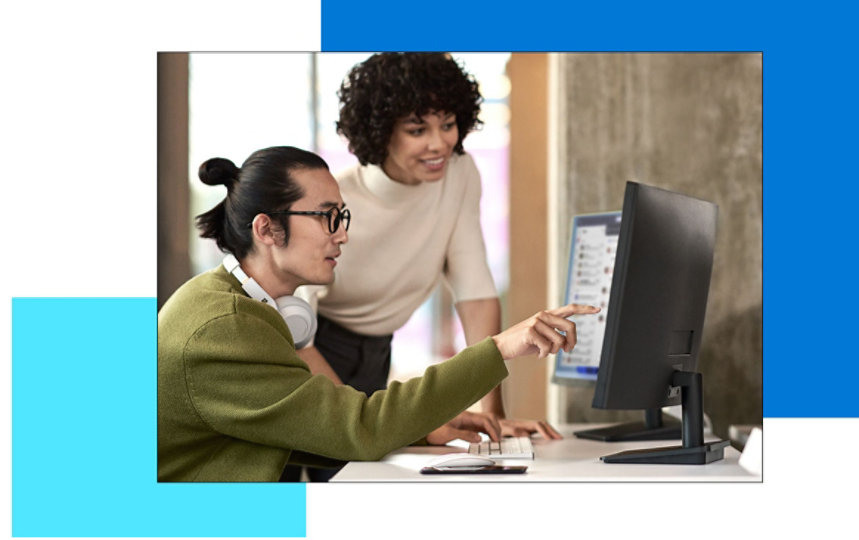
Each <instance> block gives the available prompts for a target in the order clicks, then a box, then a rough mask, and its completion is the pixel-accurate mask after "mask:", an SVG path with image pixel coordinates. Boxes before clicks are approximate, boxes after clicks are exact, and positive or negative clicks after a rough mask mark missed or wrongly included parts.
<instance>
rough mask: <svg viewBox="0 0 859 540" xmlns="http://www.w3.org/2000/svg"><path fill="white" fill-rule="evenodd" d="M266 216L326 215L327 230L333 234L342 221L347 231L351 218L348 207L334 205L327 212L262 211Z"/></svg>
mask: <svg viewBox="0 0 859 540" xmlns="http://www.w3.org/2000/svg"><path fill="white" fill-rule="evenodd" d="M263 214H265V215H267V216H278V215H280V216H328V232H330V233H331V234H334V233H336V232H337V229H339V228H340V222H343V227H344V228H345V229H346V230H347V231H348V230H349V222H350V221H351V220H352V214H351V212H349V210H348V209H344V210H341V209H339V208H337V207H336V206H335V207H334V208H332V209H331V210H328V211H327V212H322V211H319V210H317V211H305V212H299V211H293V210H279V211H276V212H263Z"/></svg>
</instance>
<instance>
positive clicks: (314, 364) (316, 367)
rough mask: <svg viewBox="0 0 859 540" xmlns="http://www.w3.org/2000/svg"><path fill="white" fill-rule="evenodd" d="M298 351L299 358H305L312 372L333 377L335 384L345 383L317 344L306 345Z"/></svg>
mask: <svg viewBox="0 0 859 540" xmlns="http://www.w3.org/2000/svg"><path fill="white" fill-rule="evenodd" d="M296 353H298V357H299V358H301V359H302V360H304V363H305V364H307V367H309V368H310V373H312V374H314V375H325V376H326V377H328V378H329V379H331V380H332V381H333V382H334V384H343V381H341V380H340V377H338V376H337V373H335V372H334V368H332V367H331V364H329V363H328V361H327V360H325V357H324V356H322V353H321V352H319V349H317V348H316V347H315V346H313V345H311V346H309V347H305V348H303V349H300V350H298V351H296Z"/></svg>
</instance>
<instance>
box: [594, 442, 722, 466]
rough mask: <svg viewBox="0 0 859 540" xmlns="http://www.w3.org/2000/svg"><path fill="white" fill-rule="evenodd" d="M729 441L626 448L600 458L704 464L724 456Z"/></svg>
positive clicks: (609, 460) (613, 461)
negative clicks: (696, 444)
mask: <svg viewBox="0 0 859 540" xmlns="http://www.w3.org/2000/svg"><path fill="white" fill-rule="evenodd" d="M728 444H730V442H729V441H715V442H709V443H705V444H704V445H703V446H693V447H690V448H685V447H683V446H666V447H663V448H648V449H646V450H627V451H626V452H618V453H617V454H611V455H608V456H602V457H601V458H600V459H601V460H602V461H603V462H605V463H648V464H664V465H705V464H707V463H712V462H714V461H718V460H720V459H723V458H724V457H725V447H727V446H728Z"/></svg>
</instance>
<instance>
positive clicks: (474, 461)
mask: <svg viewBox="0 0 859 540" xmlns="http://www.w3.org/2000/svg"><path fill="white" fill-rule="evenodd" d="M427 465H429V466H430V467H486V466H489V465H495V462H494V461H493V460H491V459H489V458H488V457H483V456H477V455H474V454H467V453H454V454H442V455H440V456H438V457H435V458H433V459H432V460H431V461H430V462H429V463H428V464H427Z"/></svg>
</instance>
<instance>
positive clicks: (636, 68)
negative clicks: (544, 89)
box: [555, 53, 763, 436]
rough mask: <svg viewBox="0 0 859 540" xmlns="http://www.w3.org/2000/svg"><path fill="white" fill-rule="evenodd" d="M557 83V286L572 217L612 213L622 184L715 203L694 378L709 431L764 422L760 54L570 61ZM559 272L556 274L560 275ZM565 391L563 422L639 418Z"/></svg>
mask: <svg viewBox="0 0 859 540" xmlns="http://www.w3.org/2000/svg"><path fill="white" fill-rule="evenodd" d="M558 60H559V63H558V73H559V78H560V80H559V86H560V89H559V91H560V99H559V103H560V108H561V110H560V112H559V114H560V116H559V118H558V120H559V126H560V127H559V137H560V144H559V151H558V158H557V159H558V160H559V163H558V166H559V171H560V179H559V180H560V181H559V183H558V191H559V193H557V196H558V198H559V203H560V204H559V212H558V216H557V219H558V223H557V226H558V227H559V231H561V234H560V235H559V238H558V239H557V241H558V242H559V244H558V245H557V246H555V247H556V248H557V249H558V253H559V255H560V256H559V263H558V264H557V266H559V267H558V268H557V269H556V276H557V279H558V280H559V282H561V281H562V280H563V279H564V276H565V274H566V267H565V266H566V263H567V256H568V253H567V249H568V248H567V246H568V241H569V234H570V232H569V223H570V218H571V217H572V216H573V215H574V214H577V213H585V212H595V211H602V210H619V209H620V207H621V206H622V201H623V192H624V186H625V183H626V181H627V180H635V181H639V182H642V183H645V184H650V185H656V186H659V187H663V188H666V189H670V190H675V191H679V192H683V193H687V194H690V195H693V196H696V197H699V198H703V199H707V200H710V201H713V202H715V203H717V204H718V205H719V230H718V240H717V245H716V255H715V263H714V269H713V278H712V284H711V288H710V298H709V305H708V308H707V318H706V322H705V328H704V337H703V345H702V350H701V355H700V359H699V369H700V371H701V372H702V373H703V376H704V385H705V394H704V400H705V401H704V407H705V410H706V412H707V413H708V414H709V415H710V417H711V419H712V420H713V423H714V428H715V430H716V432H717V433H718V434H719V435H721V436H727V431H728V429H727V428H728V426H729V425H730V424H744V423H753V424H759V423H761V417H762V362H761V359H762V348H763V345H762V341H763V340H762V326H763V322H762V273H761V264H762V215H761V214H762V155H761V152H762V87H761V84H762V58H761V55H760V54H757V53H754V54H568V55H561V56H560V57H559V58H558ZM562 265H563V266H564V267H563V268H562V267H561V266H562ZM592 397H593V389H591V388H586V389H579V388H570V389H565V390H564V391H562V403H564V404H565V405H566V418H567V420H568V421H582V420H595V421H596V420H608V419H612V420H614V419H616V418H621V417H622V418H628V417H632V418H635V419H639V418H640V416H641V415H640V413H635V414H633V415H629V414H622V413H616V412H606V411H594V410H592V409H591V408H590V401H591V399H592Z"/></svg>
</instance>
